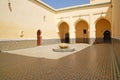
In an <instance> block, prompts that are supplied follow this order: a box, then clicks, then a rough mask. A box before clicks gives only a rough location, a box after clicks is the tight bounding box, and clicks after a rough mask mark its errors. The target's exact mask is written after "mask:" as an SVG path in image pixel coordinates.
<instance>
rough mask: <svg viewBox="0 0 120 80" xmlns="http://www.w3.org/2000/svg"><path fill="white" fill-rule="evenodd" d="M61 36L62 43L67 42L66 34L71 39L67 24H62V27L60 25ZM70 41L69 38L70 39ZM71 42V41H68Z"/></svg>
mask: <svg viewBox="0 0 120 80" xmlns="http://www.w3.org/2000/svg"><path fill="white" fill-rule="evenodd" d="M58 28H59V32H58V33H59V36H60V40H61V42H62V43H63V42H65V37H66V34H67V37H69V26H68V24H67V23H66V22H62V23H61V24H60V25H59V27H58ZM68 40H69V38H68ZM68 42H69V41H68Z"/></svg>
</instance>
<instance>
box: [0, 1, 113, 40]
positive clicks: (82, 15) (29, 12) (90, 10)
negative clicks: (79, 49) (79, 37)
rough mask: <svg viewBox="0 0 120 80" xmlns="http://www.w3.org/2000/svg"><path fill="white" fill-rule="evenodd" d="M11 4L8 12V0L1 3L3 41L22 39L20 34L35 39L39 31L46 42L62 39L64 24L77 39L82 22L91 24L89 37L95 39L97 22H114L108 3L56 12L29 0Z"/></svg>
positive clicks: (0, 27) (0, 30) (72, 36)
mask: <svg viewBox="0 0 120 80" xmlns="http://www.w3.org/2000/svg"><path fill="white" fill-rule="evenodd" d="M10 1H11V8H12V11H10V10H9V6H8V0H0V5H1V7H0V11H2V12H1V15H0V38H20V36H21V35H23V37H22V38H36V32H37V30H38V29H40V30H41V31H42V38H43V39H45V38H48V39H53V38H58V39H59V35H58V32H59V30H58V27H59V24H60V23H61V22H66V23H67V24H68V26H69V33H70V38H76V34H75V25H76V24H77V22H78V21H81V20H84V21H85V22H87V23H88V33H89V35H88V37H89V38H96V35H95V34H96V29H95V25H96V22H97V20H99V19H100V18H105V19H107V20H108V21H109V22H110V23H111V22H112V18H111V15H112V11H111V8H110V4H109V3H108V4H103V5H98V6H97V5H94V6H93V5H92V6H90V5H89V6H87V7H82V6H81V7H77V8H72V9H66V10H57V11H55V10H50V9H49V8H46V7H43V5H42V6H41V4H37V5H36V3H34V2H32V1H29V0H10ZM21 32H23V33H21Z"/></svg>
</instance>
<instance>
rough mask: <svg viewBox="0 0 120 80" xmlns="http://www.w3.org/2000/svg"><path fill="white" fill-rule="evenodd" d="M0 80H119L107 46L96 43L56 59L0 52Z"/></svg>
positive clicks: (109, 46)
mask: <svg viewBox="0 0 120 80" xmlns="http://www.w3.org/2000/svg"><path fill="white" fill-rule="evenodd" d="M0 80H119V79H117V73H116V65H115V62H114V55H113V50H112V47H111V44H97V45H93V46H90V47H88V48H86V49H84V50H81V51H79V52H77V53H76V54H71V55H69V56H66V57H63V58H60V59H56V60H54V59H44V58H33V57H26V56H20V55H15V54H8V53H0Z"/></svg>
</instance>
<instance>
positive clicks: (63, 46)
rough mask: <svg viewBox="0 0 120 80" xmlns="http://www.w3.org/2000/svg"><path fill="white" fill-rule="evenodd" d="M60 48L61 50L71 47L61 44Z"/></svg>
mask: <svg viewBox="0 0 120 80" xmlns="http://www.w3.org/2000/svg"><path fill="white" fill-rule="evenodd" d="M59 47H60V48H61V49H66V48H68V47H69V45H68V44H66V43H61V44H59Z"/></svg>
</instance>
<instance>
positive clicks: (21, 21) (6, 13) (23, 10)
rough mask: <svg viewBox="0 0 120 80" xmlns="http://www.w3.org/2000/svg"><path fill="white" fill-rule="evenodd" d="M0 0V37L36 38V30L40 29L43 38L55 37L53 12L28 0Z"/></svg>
mask: <svg viewBox="0 0 120 80" xmlns="http://www.w3.org/2000/svg"><path fill="white" fill-rule="evenodd" d="M10 3H11V8H12V11H10V10H9V6H8V0H0V5H1V7H0V11H1V13H0V38H20V33H21V31H23V35H24V36H23V38H36V32H37V30H38V29H41V31H42V36H43V38H54V37H56V36H57V35H56V29H55V18H54V17H55V16H54V13H52V12H50V11H49V10H47V9H44V8H42V7H40V6H38V5H36V4H34V3H32V2H30V1H29V0H10Z"/></svg>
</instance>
